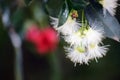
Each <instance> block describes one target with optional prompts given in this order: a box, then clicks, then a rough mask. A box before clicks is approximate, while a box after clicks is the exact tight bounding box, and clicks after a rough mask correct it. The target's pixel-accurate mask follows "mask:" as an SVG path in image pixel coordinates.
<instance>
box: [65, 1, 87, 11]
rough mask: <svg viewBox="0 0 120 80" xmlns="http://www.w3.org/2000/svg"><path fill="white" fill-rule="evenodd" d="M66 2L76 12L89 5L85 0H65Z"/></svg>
mask: <svg viewBox="0 0 120 80" xmlns="http://www.w3.org/2000/svg"><path fill="white" fill-rule="evenodd" d="M67 1H68V2H69V4H70V6H71V7H72V8H74V9H76V10H79V9H84V8H85V7H86V6H87V5H88V4H89V2H88V1H85V0H67Z"/></svg>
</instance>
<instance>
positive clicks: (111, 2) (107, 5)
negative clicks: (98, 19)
mask: <svg viewBox="0 0 120 80" xmlns="http://www.w3.org/2000/svg"><path fill="white" fill-rule="evenodd" d="M117 1H118V0H100V4H102V5H103V7H104V9H103V12H104V14H106V10H108V12H109V13H110V14H111V15H112V16H114V15H115V12H116V9H115V8H116V7H117V6H118V4H117Z"/></svg>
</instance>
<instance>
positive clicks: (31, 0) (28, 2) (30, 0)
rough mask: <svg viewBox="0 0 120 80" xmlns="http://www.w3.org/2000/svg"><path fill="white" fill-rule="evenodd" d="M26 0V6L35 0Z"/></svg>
mask: <svg viewBox="0 0 120 80" xmlns="http://www.w3.org/2000/svg"><path fill="white" fill-rule="evenodd" d="M24 2H25V4H26V6H29V5H30V4H31V3H32V2H33V0H24Z"/></svg>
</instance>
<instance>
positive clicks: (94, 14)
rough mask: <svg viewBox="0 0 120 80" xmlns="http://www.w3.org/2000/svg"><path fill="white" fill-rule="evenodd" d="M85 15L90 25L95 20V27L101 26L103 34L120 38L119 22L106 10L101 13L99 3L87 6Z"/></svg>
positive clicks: (116, 38)
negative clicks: (104, 12)
mask: <svg viewBox="0 0 120 80" xmlns="http://www.w3.org/2000/svg"><path fill="white" fill-rule="evenodd" d="M85 13H86V17H87V19H88V22H89V24H90V25H92V24H93V23H95V22H97V23H96V25H98V24H99V25H98V26H96V27H97V28H103V29H104V32H105V36H106V37H109V38H112V39H114V40H116V41H119V39H120V24H119V22H118V21H117V19H116V18H115V17H114V16H111V15H110V14H109V12H108V11H106V15H104V14H103V9H102V7H101V5H99V4H97V3H96V4H93V5H89V6H87V8H86V9H85Z"/></svg>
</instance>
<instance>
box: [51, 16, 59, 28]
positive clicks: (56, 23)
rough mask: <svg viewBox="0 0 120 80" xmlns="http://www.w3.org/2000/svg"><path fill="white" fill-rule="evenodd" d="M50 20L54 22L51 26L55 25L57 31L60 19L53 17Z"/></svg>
mask: <svg viewBox="0 0 120 80" xmlns="http://www.w3.org/2000/svg"><path fill="white" fill-rule="evenodd" d="M50 19H51V20H52V22H51V24H52V25H53V28H54V29H57V28H58V22H59V19H58V18H55V17H52V16H50Z"/></svg>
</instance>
